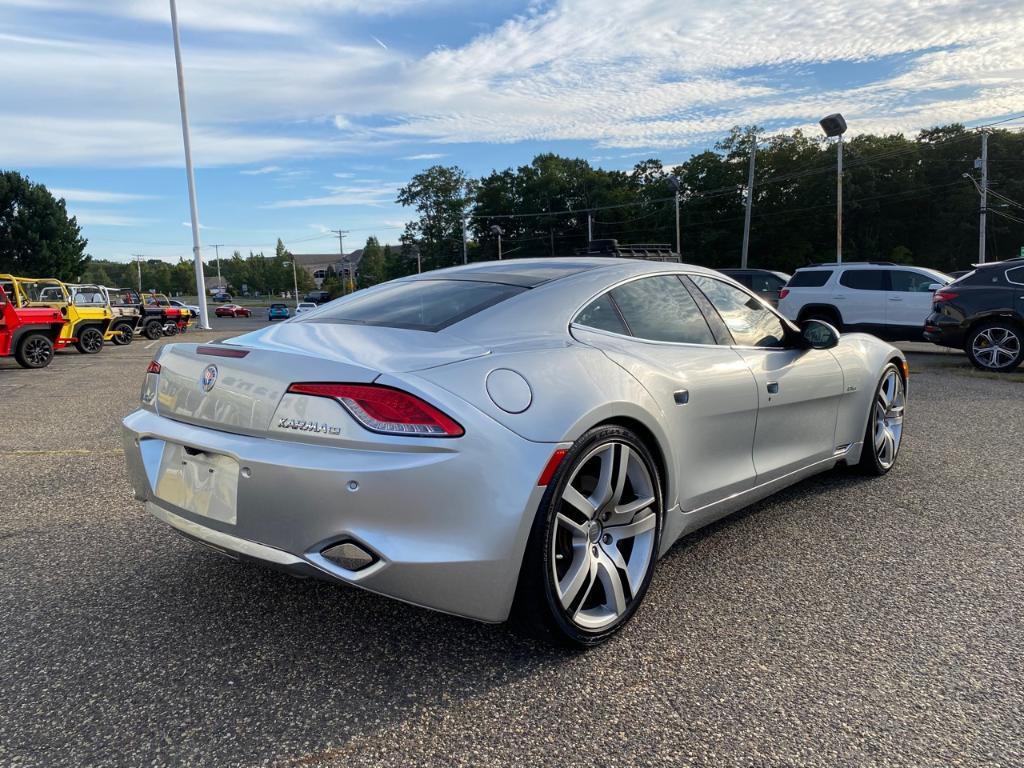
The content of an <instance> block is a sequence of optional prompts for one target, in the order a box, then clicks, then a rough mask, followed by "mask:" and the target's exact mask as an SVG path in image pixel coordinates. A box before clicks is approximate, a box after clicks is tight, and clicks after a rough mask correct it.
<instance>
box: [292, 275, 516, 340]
mask: <svg viewBox="0 0 1024 768" xmlns="http://www.w3.org/2000/svg"><path fill="white" fill-rule="evenodd" d="M525 290H528V289H526V288H522V287H520V286H516V285H502V284H499V283H486V282H477V281H472V280H413V281H410V282H402V283H395V284H393V285H388V286H384V287H382V288H380V289H378V290H375V291H373V292H371V293H366V294H363V295H360V294H355V295H353V296H352V298H350V299H347V300H345V301H340V302H335V303H334V304H333V305H331V306H330V308H328V309H325V310H322V311H320V312H318V313H316V314H315V315H314V316H313V317H310V318H306V319H305V320H303V319H302V318H300V319H299V320H298V322H300V323H301V322H307V323H353V324H356V325H379V326H383V327H386V328H407V329H409V330H414V331H440V330H441V329H443V328H447V327H448V326H449V325H452V324H453V323H457V322H459V321H460V320H465V319H466V318H467V317H471V316H472V315H475V314H476V313H477V312H480V311H482V310H484V309H487V308H488V307H491V306H494V305H495V304H497V303H498V302H501V301H504V300H505V299H508V298H511V297H512V296H516V295H518V294H520V293H522V292H523V291H525Z"/></svg>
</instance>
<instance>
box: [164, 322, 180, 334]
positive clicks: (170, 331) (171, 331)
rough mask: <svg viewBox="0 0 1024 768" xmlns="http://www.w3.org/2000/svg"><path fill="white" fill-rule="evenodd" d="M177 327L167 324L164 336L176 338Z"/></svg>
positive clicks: (173, 324)
mask: <svg viewBox="0 0 1024 768" xmlns="http://www.w3.org/2000/svg"><path fill="white" fill-rule="evenodd" d="M177 335H178V326H177V325H176V324H175V323H168V324H167V327H165V328H164V336H177Z"/></svg>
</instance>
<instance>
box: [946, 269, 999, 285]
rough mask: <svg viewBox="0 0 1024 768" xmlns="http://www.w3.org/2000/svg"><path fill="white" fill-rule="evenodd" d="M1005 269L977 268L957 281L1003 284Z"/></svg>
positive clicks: (967, 283)
mask: <svg viewBox="0 0 1024 768" xmlns="http://www.w3.org/2000/svg"><path fill="white" fill-rule="evenodd" d="M1003 279H1004V278H1003V271H1002V270H1000V269H991V268H988V269H976V270H974V271H973V272H968V273H967V274H966V275H964V276H963V277H961V278H960V279H959V280H957V281H956V283H957V285H1001V284H1002V283H1003Z"/></svg>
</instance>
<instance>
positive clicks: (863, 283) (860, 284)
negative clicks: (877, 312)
mask: <svg viewBox="0 0 1024 768" xmlns="http://www.w3.org/2000/svg"><path fill="white" fill-rule="evenodd" d="M839 284H840V285H845V286H846V287H847V288H853V289H854V290H855V291H884V290H886V281H885V270H882V269H848V270H846V271H845V272H843V274H842V276H841V277H840V278H839Z"/></svg>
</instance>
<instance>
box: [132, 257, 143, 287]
mask: <svg viewBox="0 0 1024 768" xmlns="http://www.w3.org/2000/svg"><path fill="white" fill-rule="evenodd" d="M132 256H134V257H135V266H137V267H138V268H139V296H141V295H142V254H141V253H133V254H132Z"/></svg>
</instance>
